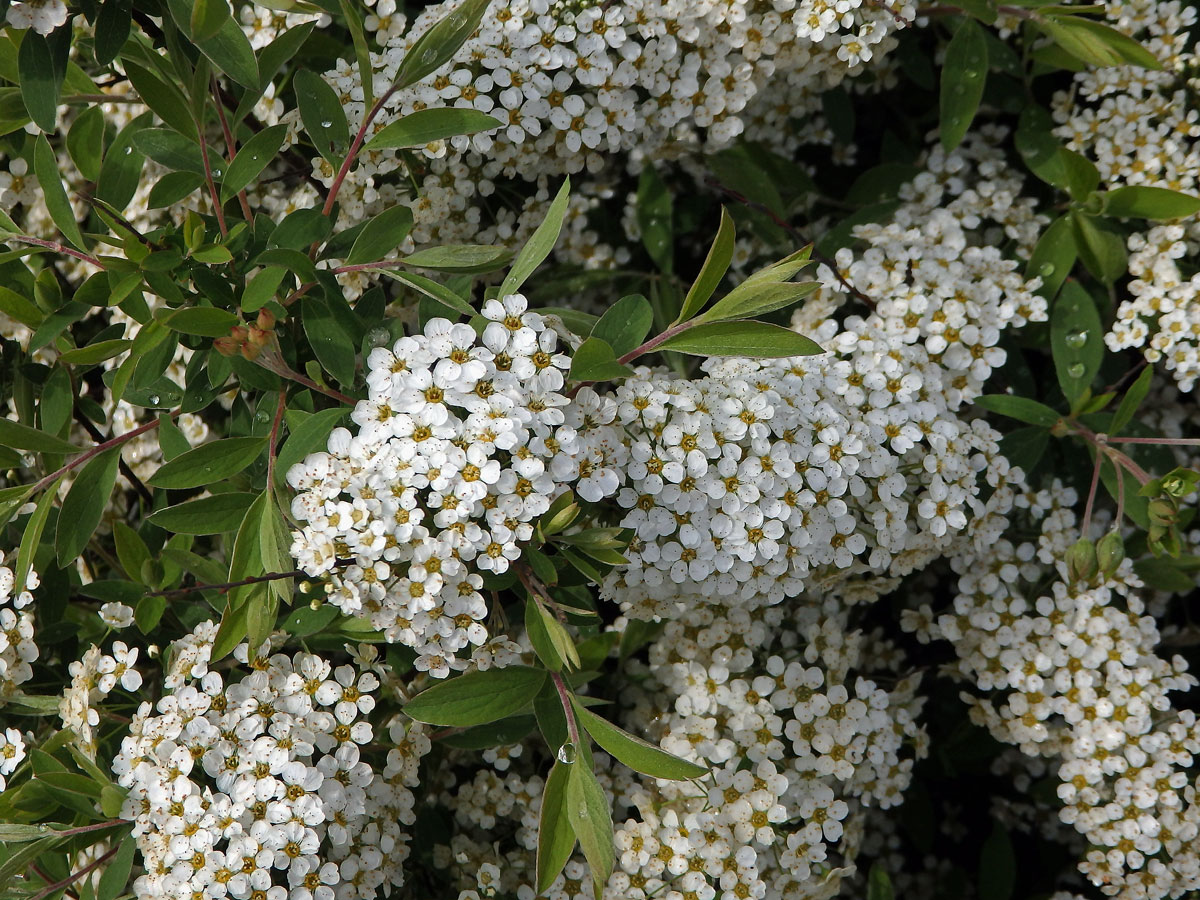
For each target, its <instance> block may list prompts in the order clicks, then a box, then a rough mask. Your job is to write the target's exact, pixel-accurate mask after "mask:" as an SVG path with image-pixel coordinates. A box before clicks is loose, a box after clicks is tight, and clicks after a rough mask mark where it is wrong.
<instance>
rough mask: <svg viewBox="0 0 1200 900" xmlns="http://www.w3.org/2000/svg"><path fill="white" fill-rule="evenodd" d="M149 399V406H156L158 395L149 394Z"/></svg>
mask: <svg viewBox="0 0 1200 900" xmlns="http://www.w3.org/2000/svg"><path fill="white" fill-rule="evenodd" d="M149 399H150V405H151V406H158V394H151V395H150V398H149Z"/></svg>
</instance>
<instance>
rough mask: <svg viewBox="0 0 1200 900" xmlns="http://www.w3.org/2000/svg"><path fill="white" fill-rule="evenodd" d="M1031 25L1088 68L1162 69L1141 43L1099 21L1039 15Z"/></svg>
mask: <svg viewBox="0 0 1200 900" xmlns="http://www.w3.org/2000/svg"><path fill="white" fill-rule="evenodd" d="M1034 22H1035V24H1036V26H1037V27H1038V28H1040V29H1041V30H1042V31H1044V32H1045V33H1046V34H1047V35H1048V36H1049V37H1050V39H1051V40H1052V41H1054V42H1055V43H1056V44H1058V45H1059V46H1060V47H1062V48H1063V49H1064V50H1066V51H1067V52H1068V53H1070V54H1071V55H1072V56H1074V57H1076V58H1077V59H1080V60H1082V61H1083V62H1085V63H1089V64H1090V65H1093V66H1099V67H1101V68H1104V67H1107V66H1123V65H1134V66H1141V67H1142V68H1145V69H1161V68H1162V63H1160V62H1159V61H1158V58H1157V57H1155V55H1154V54H1153V53H1151V52H1150V51H1149V50H1147V49H1146V48H1145V47H1143V46H1142V45H1141V44H1140V43H1138V42H1137V41H1135V40H1134V39H1133V38H1131V37H1129V36H1128V35H1125V34H1122V33H1121V32H1119V31H1117V30H1116V29H1115V28H1112V27H1110V26H1108V25H1105V24H1104V23H1102V22H1096V21H1094V20H1092V19H1085V18H1083V17H1081V16H1072V15H1054V16H1039V17H1037V18H1036V19H1035V20H1034Z"/></svg>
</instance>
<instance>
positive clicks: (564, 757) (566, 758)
mask: <svg viewBox="0 0 1200 900" xmlns="http://www.w3.org/2000/svg"><path fill="white" fill-rule="evenodd" d="M554 755H555V756H556V757H557V758H558V761H559V762H560V763H563V764H564V765H568V766H569V765H570V764H571V763H573V762H575V758H576V757H577V756H578V755H579V751H578V750H576V748H575V745H574V744H573V743H571V742H570V741H567V742H566V743H565V744H563V745H562V746H561V747H559V748H558V753H556V754H554Z"/></svg>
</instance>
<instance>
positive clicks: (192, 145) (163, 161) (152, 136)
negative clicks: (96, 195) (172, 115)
mask: <svg viewBox="0 0 1200 900" xmlns="http://www.w3.org/2000/svg"><path fill="white" fill-rule="evenodd" d="M133 145H134V146H135V147H136V148H137V149H138V150H140V151H141V152H142V153H144V154H145V155H146V156H148V157H150V159H152V160H154V161H155V162H156V163H158V164H159V165H160V166H166V167H167V168H168V169H173V170H175V171H178V172H191V173H193V174H195V175H203V174H204V158H203V157H202V156H201V155H200V145H199V144H197V143H196V142H195V141H192V140H189V139H188V138H186V137H184V136H183V135H182V134H180V133H179V132H178V131H173V130H172V129H170V128H146V129H144V130H142V131H139V132H138V133H137V134H136V135H134V138H133ZM114 205H115V204H114Z"/></svg>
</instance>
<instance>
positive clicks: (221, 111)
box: [212, 75, 254, 222]
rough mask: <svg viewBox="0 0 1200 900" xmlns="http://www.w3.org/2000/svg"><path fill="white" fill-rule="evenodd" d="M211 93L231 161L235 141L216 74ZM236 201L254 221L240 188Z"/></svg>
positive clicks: (245, 215)
mask: <svg viewBox="0 0 1200 900" xmlns="http://www.w3.org/2000/svg"><path fill="white" fill-rule="evenodd" d="M212 86H213V95H214V97H215V98H216V101H217V102H216V104H214V105H215V106H216V107H217V118H218V119H219V120H220V122H221V132H222V133H223V134H224V135H225V146H226V147H227V148H228V150H229V162H230V163H232V162H233V158H234V157H235V156H237V141H236V140H235V139H234V137H233V131H231V130H230V128H229V122H228V120H227V119H226V118H225V105H224V104H223V103H221V85H220V83H219V82H218V81H217V76H216V75H214V76H213V77H212ZM237 197H238V203H239V204H240V205H241V207H242V216H243V218H245V220H246V221H247V222H252V221H254V213H252V212H251V211H250V201H249V200H247V199H246V191H245V189H242V190H240V191H238V195H237Z"/></svg>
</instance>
